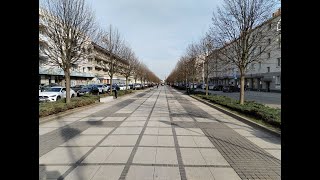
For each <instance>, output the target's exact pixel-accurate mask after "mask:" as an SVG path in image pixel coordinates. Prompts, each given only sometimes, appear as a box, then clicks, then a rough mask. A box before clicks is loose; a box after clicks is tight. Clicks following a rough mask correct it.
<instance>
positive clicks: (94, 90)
mask: <svg viewBox="0 0 320 180" xmlns="http://www.w3.org/2000/svg"><path fill="white" fill-rule="evenodd" d="M85 94H93V95H99V94H100V93H99V88H98V87H97V86H84V87H82V89H80V90H79V91H78V96H83V95H85Z"/></svg>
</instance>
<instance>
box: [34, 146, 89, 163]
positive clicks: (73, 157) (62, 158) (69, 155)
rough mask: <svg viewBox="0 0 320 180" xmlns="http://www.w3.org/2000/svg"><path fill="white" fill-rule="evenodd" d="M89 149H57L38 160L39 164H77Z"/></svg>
mask: <svg viewBox="0 0 320 180" xmlns="http://www.w3.org/2000/svg"><path fill="white" fill-rule="evenodd" d="M90 149H91V147H57V148H55V149H53V150H52V151H50V152H48V153H47V154H45V155H43V156H41V157H40V158H39V164H70V163H75V162H77V161H78V160H79V159H80V158H81V157H82V156H83V155H85V154H86V153H87V152H88V151H89V150H90Z"/></svg>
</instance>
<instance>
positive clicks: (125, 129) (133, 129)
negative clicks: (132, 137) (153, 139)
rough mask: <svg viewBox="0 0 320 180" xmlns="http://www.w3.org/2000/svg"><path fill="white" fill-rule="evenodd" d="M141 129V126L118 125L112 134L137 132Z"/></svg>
mask: <svg viewBox="0 0 320 180" xmlns="http://www.w3.org/2000/svg"><path fill="white" fill-rule="evenodd" d="M141 131H142V127H118V128H117V129H116V130H115V131H114V132H113V133H112V134H114V135H115V134H137V135H139V134H140V133H141Z"/></svg>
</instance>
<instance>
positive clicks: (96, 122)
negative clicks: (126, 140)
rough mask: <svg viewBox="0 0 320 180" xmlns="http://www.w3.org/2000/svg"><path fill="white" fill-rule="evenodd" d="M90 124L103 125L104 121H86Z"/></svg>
mask: <svg viewBox="0 0 320 180" xmlns="http://www.w3.org/2000/svg"><path fill="white" fill-rule="evenodd" d="M86 122H87V123H88V124H90V125H92V126H101V125H102V124H103V123H102V121H101V120H100V121H86Z"/></svg>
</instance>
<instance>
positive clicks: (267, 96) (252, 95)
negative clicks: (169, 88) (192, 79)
mask: <svg viewBox="0 0 320 180" xmlns="http://www.w3.org/2000/svg"><path fill="white" fill-rule="evenodd" d="M197 91H203V92H205V90H203V89H197ZM209 93H210V94H217V95H223V96H228V97H230V98H233V99H237V100H239V96H240V93H239V92H233V93H227V92H222V91H210V90H209ZM244 98H245V100H246V101H255V102H257V103H261V104H265V105H267V106H270V107H278V108H281V93H272V92H258V91H245V94H244Z"/></svg>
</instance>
